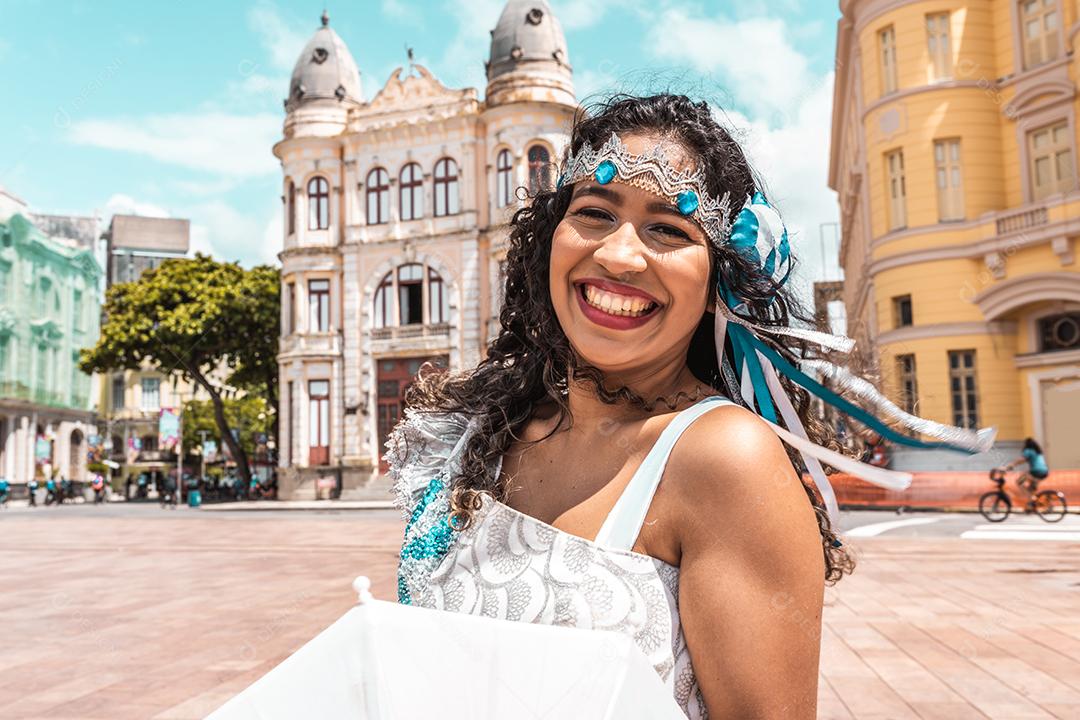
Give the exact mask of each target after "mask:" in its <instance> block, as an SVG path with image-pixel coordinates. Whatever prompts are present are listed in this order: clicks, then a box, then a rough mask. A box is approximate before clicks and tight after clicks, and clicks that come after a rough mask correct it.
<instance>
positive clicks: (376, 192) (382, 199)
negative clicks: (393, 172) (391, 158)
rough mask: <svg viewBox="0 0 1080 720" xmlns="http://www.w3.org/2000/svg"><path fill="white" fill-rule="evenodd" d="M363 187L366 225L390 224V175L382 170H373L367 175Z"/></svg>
mask: <svg viewBox="0 0 1080 720" xmlns="http://www.w3.org/2000/svg"><path fill="white" fill-rule="evenodd" d="M365 187H366V188H367V190H366V193H365V194H366V196H367V224H368V225H382V224H383V223H387V222H390V174H389V173H388V172H386V170H384V169H382V168H375V169H374V170H372V171H371V172H369V173H368V176H367V182H366V183H365Z"/></svg>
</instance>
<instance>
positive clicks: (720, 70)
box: [645, 9, 815, 117]
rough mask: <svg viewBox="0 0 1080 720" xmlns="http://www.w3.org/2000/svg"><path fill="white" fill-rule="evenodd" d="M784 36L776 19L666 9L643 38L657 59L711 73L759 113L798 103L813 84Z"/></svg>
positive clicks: (786, 32) (786, 34)
mask: <svg viewBox="0 0 1080 720" xmlns="http://www.w3.org/2000/svg"><path fill="white" fill-rule="evenodd" d="M790 36H791V33H790V31H789V30H788V28H787V27H786V25H785V23H784V21H783V20H781V19H779V18H769V17H751V18H746V19H742V20H732V19H729V18H725V17H716V18H707V17H701V16H698V15H693V16H690V15H687V14H686V13H685V12H683V11H682V10H679V9H668V10H665V11H663V12H662V13H661V14H660V16H659V17H658V18H657V19H656V21H655V22H654V23H652V29H651V31H650V32H649V33H648V35H647V37H646V41H645V42H646V45H647V47H648V50H649V52H651V53H652V54H653V55H654V56H655V57H657V58H659V59H662V60H669V61H674V62H679V63H687V64H689V65H690V66H691V67H693V68H694V69H695V70H696V71H698V72H703V73H710V74H711V73H716V74H717V76H718V80H720V81H721V82H722V83H723V84H724V85H725V86H727V88H728V89H729V90H730V91H731V92H732V94H733V95H734V97H735V98H737V99H738V102H739V104H740V105H741V106H743V107H746V108H747V109H748V110H749V111H750V113H751V115H752V116H754V117H759V116H762V115H767V114H769V113H773V112H778V111H781V112H782V111H785V110H786V109H788V108H790V107H791V106H793V105H798V104H799V102H798V100H797V99H798V98H802V97H803V96H805V95H806V93H807V90H808V88H810V87H811V86H812V85H813V84H814V80H815V78H814V77H813V76H812V74H811V73H810V71H809V69H808V66H809V61H808V59H807V58H806V56H804V55H803V54H801V53H800V52H799V51H798V50H796V49H795V48H794V47H792V45H791V44H790V42H789V38H790Z"/></svg>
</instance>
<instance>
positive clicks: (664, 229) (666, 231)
mask: <svg viewBox="0 0 1080 720" xmlns="http://www.w3.org/2000/svg"><path fill="white" fill-rule="evenodd" d="M653 230H655V231H656V232H658V233H660V234H661V235H667V236H669V237H673V238H680V239H682V240H689V239H690V236H689V235H687V234H686V233H685V232H684V231H682V230H680V229H679V228H677V227H674V226H673V225H653Z"/></svg>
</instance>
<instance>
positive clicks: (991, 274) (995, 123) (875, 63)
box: [829, 0, 1080, 470]
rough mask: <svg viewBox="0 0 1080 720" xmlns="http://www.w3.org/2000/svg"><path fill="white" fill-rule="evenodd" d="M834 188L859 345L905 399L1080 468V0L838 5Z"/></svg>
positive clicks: (848, 1) (880, 0)
mask: <svg viewBox="0 0 1080 720" xmlns="http://www.w3.org/2000/svg"><path fill="white" fill-rule="evenodd" d="M840 8H841V11H842V13H843V18H842V19H841V21H840V23H839V31H838V37H837V48H836V67H837V75H836V90H835V101H834V107H833V123H832V147H831V152H832V157H831V167H830V176H829V184H830V186H831V187H832V188H833V189H834V190H836V191H837V193H839V200H840V208H841V216H842V237H843V239H842V244H841V249H840V261H841V264H842V265H843V268H844V277H845V283H844V301H845V304H846V306H847V322H848V327H849V329H850V330H851V332H852V333H853V334H854V335H855V336H856V338H857V340H858V341H859V342H860V344H861V345H862V346H863V347H864V348H869V349H870V350H871V354H872V356H873V358H872V359H873V361H874V364H875V365H876V366H877V369H879V370H880V372H881V374H882V376H883V378H884V380H885V382H886V387H887V388H888V390H889V392H890V393H891V395H892V397H893V398H894V399H895V400H896V401H897V402H898V403H899V404H901V405H903V406H905V407H907V408H908V409H910V410H914V411H915V412H917V413H919V414H921V415H924V416H926V417H928V418H932V419H934V420H938V421H942V422H947V423H953V424H957V425H962V426H966V427H975V426H996V427H997V428H998V430H999V441H1000V442H999V446H1000V447H999V449H1000V450H1001V451H1002V453H1001V454H998V453H991V454H989V455H988V456H983V457H977V458H973V459H970V458H969V459H967V460H966V461H965V460H964V459H963V458H960V457H958V456H956V455H953V454H942V455H935V454H934V453H905V452H902V451H900V450H897V452H896V454H895V456H894V459H895V465H896V466H897V467H899V468H903V469H912V470H919V469H934V470H946V469H953V468H955V469H977V468H979V467H985V466H987V465H989V464H991V463H995V462H1001V461H1002V459H1003V457H1008V456H1015V455H1016V454H1018V453H1017V451H1016V449H1017V447H1018V445H1019V444H1020V443H1021V442H1022V441H1023V439H1024V438H1026V437H1033V438H1035V439H1036V440H1037V441H1039V442H1040V443H1042V445H1043V447H1044V448H1045V450H1046V451H1047V454H1048V459H1049V462H1050V465H1051V467H1052V468H1057V469H1064V468H1080V443H1078V442H1077V441H1076V428H1077V427H1078V426H1080V266H1078V265H1077V262H1076V242H1077V241H1076V237H1077V235H1080V191H1078V188H1077V170H1076V167H1077V164H1076V148H1077V122H1076V116H1077V108H1078V106H1080V105H1078V104H1080V98H1078V96H1077V91H1076V88H1077V85H1076V83H1077V72H1078V70H1080V66H1078V65H1077V61H1076V56H1075V54H1074V53H1075V50H1076V44H1077V42H1078V40H1077V38H1078V34H1080V7H1078V3H1077V2H1075V0H843V1H842V2H841V3H840Z"/></svg>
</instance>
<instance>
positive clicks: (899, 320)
mask: <svg viewBox="0 0 1080 720" xmlns="http://www.w3.org/2000/svg"><path fill="white" fill-rule="evenodd" d="M892 302H893V327H898V328H902V327H908V326H910V325H912V324H913V322H914V318H913V316H912V312H911V296H910V295H899V296H897V297H894V298H893V299H892Z"/></svg>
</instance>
